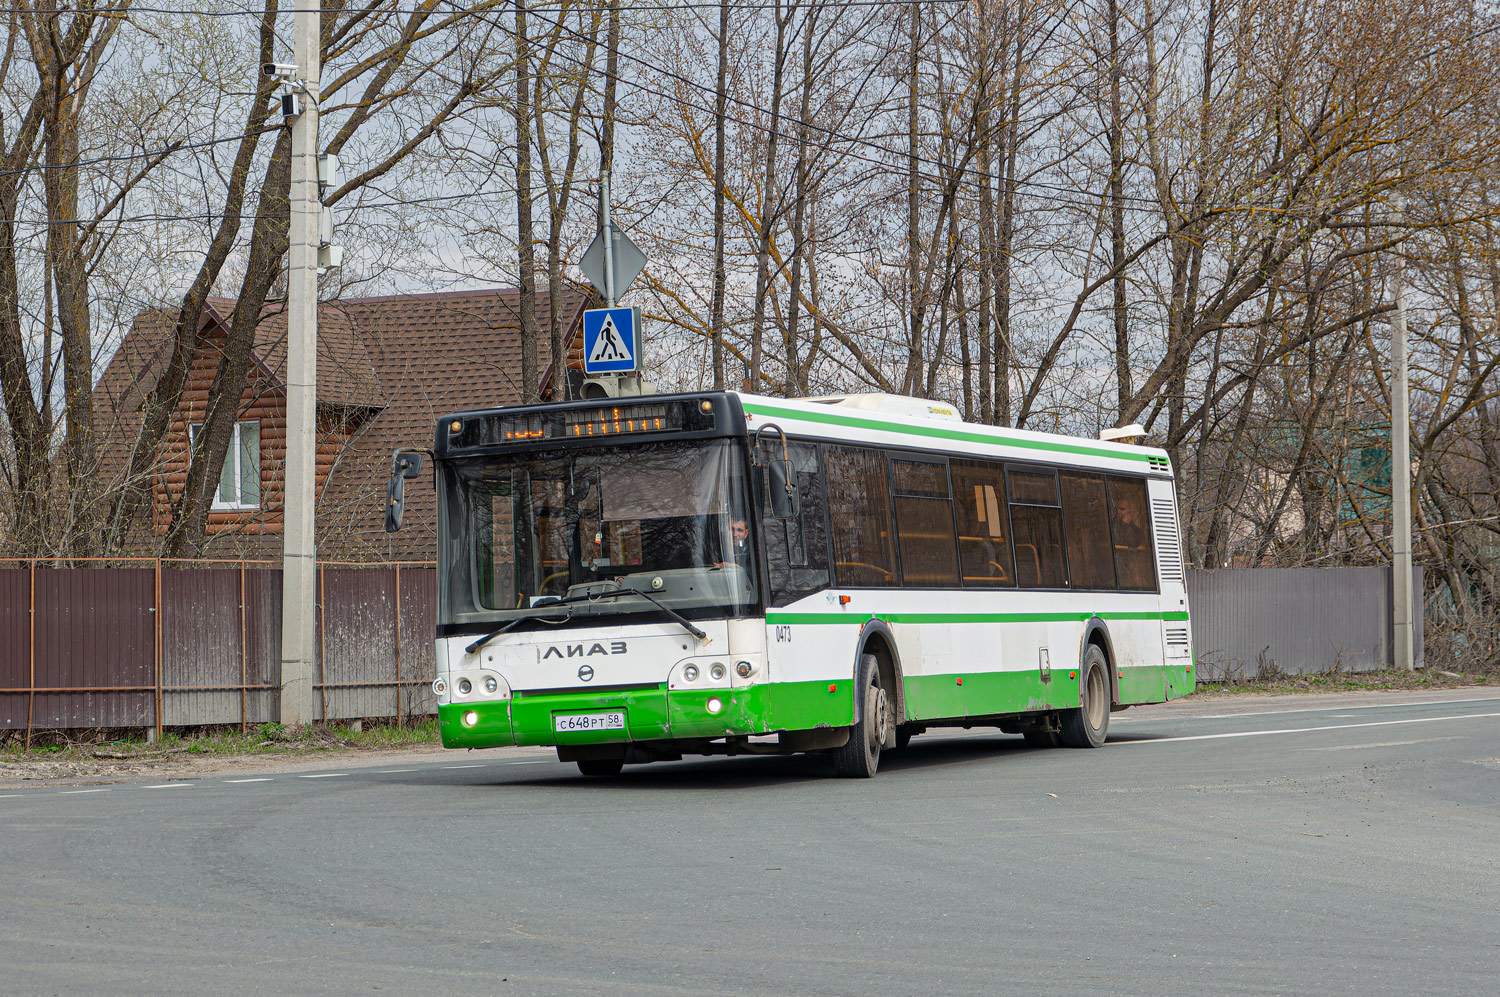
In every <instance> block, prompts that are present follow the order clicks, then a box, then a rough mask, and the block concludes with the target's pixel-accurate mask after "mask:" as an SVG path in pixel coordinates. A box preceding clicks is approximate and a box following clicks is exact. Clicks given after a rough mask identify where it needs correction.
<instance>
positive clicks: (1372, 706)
mask: <svg viewBox="0 0 1500 997" xmlns="http://www.w3.org/2000/svg"><path fill="white" fill-rule="evenodd" d="M1494 702H1500V700H1497V699H1495V698H1492V697H1486V698H1484V699H1434V700H1432V701H1431V702H1427V703H1369V704H1367V705H1363V706H1307V707H1303V708H1301V709H1296V710H1259V711H1257V712H1255V713H1205V714H1203V715H1202V716H1197V717H1182V718H1181V719H1183V720H1232V719H1233V718H1235V717H1274V716H1276V715H1277V714H1278V713H1327V712H1328V711H1330V710H1399V709H1410V708H1411V707H1414V706H1457V705H1459V704H1466V705H1472V704H1474V703H1494ZM1122 719H1129V720H1133V721H1135V722H1136V723H1140V722H1141V721H1142V720H1156V719H1158V718H1157V717H1129V718H1122ZM1116 722H1118V721H1116Z"/></svg>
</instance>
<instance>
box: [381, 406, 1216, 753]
mask: <svg viewBox="0 0 1500 997" xmlns="http://www.w3.org/2000/svg"><path fill="white" fill-rule="evenodd" d="M432 457H433V460H434V464H435V478H436V483H437V489H438V503H437V505H438V552H437V556H438V583H437V591H438V624H437V678H436V680H435V681H434V683H433V691H434V692H435V693H436V695H437V703H438V715H439V719H440V723H441V730H442V740H443V744H444V745H446V746H447V747H450V748H488V747H496V746H500V745H551V746H556V748H557V752H558V756H559V758H561V759H562V760H564V761H576V762H577V763H578V767H579V768H580V770H581V771H582V772H583V773H585V774H587V775H596V776H607V775H615V774H618V773H619V772H620V770H621V768H622V766H624V765H625V764H626V763H636V762H649V761H655V760H668V759H671V760H675V759H678V758H681V757H682V756H683V755H686V754H752V753H762V754H765V753H779V754H787V753H794V752H822V753H826V754H828V755H830V756H831V759H832V762H833V768H834V769H835V770H836V771H837V772H838V773H839V774H841V775H845V776H857V777H867V776H871V775H874V773H875V771H876V767H877V765H878V764H879V760H880V755H881V752H882V751H883V750H888V749H892V748H899V747H903V746H904V745H905V744H906V742H907V741H908V740H909V739H910V738H911V737H912V736H913V735H915V734H920V733H922V732H924V731H926V730H929V729H931V728H937V727H965V728H967V727H985V726H989V727H998V728H999V729H1000V730H1002V731H1006V732H1010V733H1017V734H1021V735H1023V736H1024V737H1025V738H1026V740H1027V741H1028V742H1030V743H1032V744H1035V745H1038V746H1050V745H1067V746H1072V747H1099V746H1100V745H1102V744H1103V743H1104V740H1105V734H1106V731H1107V729H1108V726H1109V716H1110V713H1111V711H1117V710H1121V709H1124V708H1126V707H1128V706H1131V705H1134V704H1139V703H1156V702H1162V701H1164V700H1168V699H1173V698H1176V697H1179V696H1183V695H1186V694H1187V693H1189V692H1191V691H1192V690H1193V684H1194V675H1193V663H1192V655H1191V634H1190V632H1189V623H1188V605H1187V591H1186V588H1185V586H1184V579H1183V564H1182V554H1181V544H1180V533H1179V527H1178V516H1177V502H1176V497H1175V494H1174V490H1173V479H1172V470H1171V465H1170V463H1169V461H1168V459H1167V456H1166V454H1165V453H1164V452H1162V451H1161V450H1157V449H1153V448H1149V447H1142V446H1132V445H1127V444H1122V443H1116V442H1101V441H1095V440H1086V439H1079V438H1074V437H1068V436H1057V435H1050V434H1045V433H1035V432H1028V431H1024V430H1016V429H1001V428H994V427H990V426H979V425H974V424H970V423H965V422H963V421H962V420H961V419H960V418H959V417H958V416H957V414H956V413H955V412H954V411H953V410H952V408H950V407H949V406H947V405H945V404H942V403H939V402H928V401H924V400H920V399H912V398H898V397H895V396H889V395H847V396H837V397H831V398H813V399H797V400H787V399H780V398H766V397H758V396H754V395H749V394H739V393H734V392H701V393H694V394H676V395H657V396H643V397H632V398H620V399H612V400H609V401H607V402H604V403H601V402H599V401H587V402H568V403H554V404H542V405H531V406H524V407H510V408H501V409H490V410H484V411H473V412H460V413H456V414H454V415H450V416H447V417H445V418H443V419H442V420H441V421H440V422H439V423H438V427H437V439H436V442H435V444H434V448H433V451H432ZM420 468H421V457H420V456H418V455H417V454H416V453H415V452H412V451H403V452H400V453H398V454H397V455H396V467H395V472H396V473H395V474H394V475H393V477H392V479H391V486H390V492H389V499H390V509H389V516H388V520H387V528H388V529H394V528H399V525H400V512H401V506H402V500H403V485H404V481H405V479H407V478H411V477H414V476H415V475H416V474H417V473H419V471H420Z"/></svg>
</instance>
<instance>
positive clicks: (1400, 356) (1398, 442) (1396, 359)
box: [1391, 198, 1416, 671]
mask: <svg viewBox="0 0 1500 997" xmlns="http://www.w3.org/2000/svg"><path fill="white" fill-rule="evenodd" d="M1403 207H1404V205H1403V202H1402V201H1401V200H1400V199H1399V198H1398V199H1397V201H1396V224H1397V225H1400V224H1401V223H1402V221H1403V220H1404V219H1403V218H1402V209H1403ZM1395 284H1396V318H1395V323H1394V325H1393V327H1392V329H1391V368H1392V370H1391V573H1392V576H1391V617H1392V618H1391V634H1392V637H1393V638H1394V640H1395V643H1396V646H1395V648H1394V655H1395V659H1396V661H1395V665H1396V667H1397V668H1398V669H1402V670H1404V671H1412V670H1413V669H1415V667H1416V661H1415V658H1414V657H1413V654H1412V651H1413V647H1412V634H1413V629H1414V628H1413V626H1412V622H1413V613H1412V609H1413V607H1412V590H1411V438H1410V436H1409V434H1408V428H1407V423H1408V418H1409V417H1408V414H1407V372H1406V262H1405V260H1401V259H1398V260H1397V262H1396V279H1395Z"/></svg>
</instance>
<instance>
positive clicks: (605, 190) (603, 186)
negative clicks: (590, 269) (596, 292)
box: [599, 170, 615, 308]
mask: <svg viewBox="0 0 1500 997" xmlns="http://www.w3.org/2000/svg"><path fill="white" fill-rule="evenodd" d="M599 200H600V201H601V202H603V207H604V211H603V214H604V307H605V308H613V307H614V306H615V246H614V242H615V226H614V223H613V222H612V221H610V218H609V170H605V171H604V173H603V176H602V178H601V180H600V183H599Z"/></svg>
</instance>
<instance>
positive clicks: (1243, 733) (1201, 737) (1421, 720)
mask: <svg viewBox="0 0 1500 997" xmlns="http://www.w3.org/2000/svg"><path fill="white" fill-rule="evenodd" d="M1489 717H1500V713H1466V714H1464V715H1463V716H1457V717H1414V718H1412V719H1409V720H1374V721H1371V722H1369V723H1362V724H1327V725H1325V726H1322V727H1283V728H1280V729H1279V730H1237V731H1231V732H1230V733H1227V734H1192V735H1188V736H1185V737H1157V738H1147V739H1142V740H1139V741H1120V742H1118V743H1120V744H1164V743H1166V742H1167V741H1219V740H1223V739H1224V738H1229V737H1265V736H1266V735H1267V734H1308V733H1311V732H1312V731H1316V730H1349V729H1350V728H1353V727H1395V726H1397V725H1399V724H1431V723H1440V722H1442V721H1444V720H1484V719H1487V718H1489Z"/></svg>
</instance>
